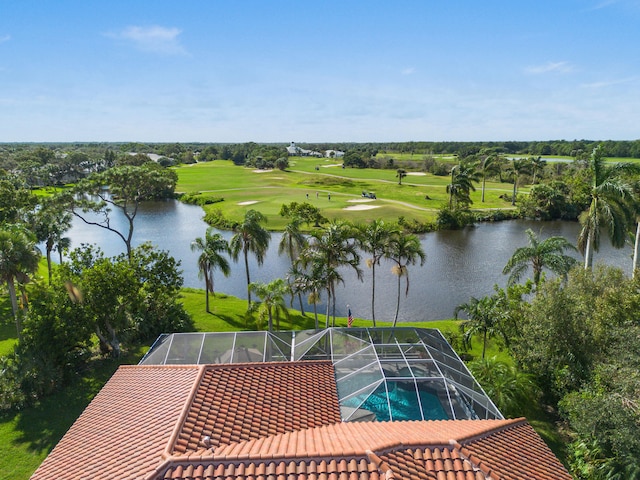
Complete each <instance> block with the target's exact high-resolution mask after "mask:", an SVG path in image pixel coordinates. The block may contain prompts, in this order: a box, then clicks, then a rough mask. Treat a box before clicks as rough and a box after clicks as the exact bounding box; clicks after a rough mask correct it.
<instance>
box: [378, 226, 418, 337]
mask: <svg viewBox="0 0 640 480" xmlns="http://www.w3.org/2000/svg"><path fill="white" fill-rule="evenodd" d="M387 257H388V258H390V259H391V260H392V261H393V262H394V263H395V265H394V266H393V268H392V269H391V271H392V272H393V273H394V274H395V275H396V276H397V277H398V298H397V302H396V314H395V317H394V318H393V326H394V327H395V326H396V323H398V312H399V311H400V280H401V279H402V277H405V278H406V288H405V293H404V294H405V296H407V295H408V294H409V269H408V268H407V267H408V266H409V265H415V264H416V263H418V261H420V265H424V262H425V260H426V258H427V256H426V255H425V253H424V250H423V249H422V244H421V243H420V239H419V238H418V237H417V236H416V235H413V234H411V235H407V234H405V233H396V234H395V235H393V237H392V240H391V242H390V246H389V252H388V253H387Z"/></svg>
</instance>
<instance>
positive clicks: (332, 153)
mask: <svg viewBox="0 0 640 480" xmlns="http://www.w3.org/2000/svg"><path fill="white" fill-rule="evenodd" d="M324 156H325V157H327V158H341V157H344V152H341V151H340V150H325V152H324Z"/></svg>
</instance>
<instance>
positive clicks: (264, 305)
mask: <svg viewBox="0 0 640 480" xmlns="http://www.w3.org/2000/svg"><path fill="white" fill-rule="evenodd" d="M249 288H250V289H251V291H253V292H255V294H256V295H257V296H258V298H260V300H261V302H260V304H259V305H258V307H257V310H258V314H259V316H260V318H265V317H266V318H267V320H268V328H269V331H270V332H272V331H273V319H274V317H275V319H276V330H280V316H281V315H282V316H284V317H285V318H287V319H288V318H289V310H287V305H286V302H285V296H286V295H287V294H289V293H290V289H289V286H288V285H287V283H286V282H285V281H284V280H283V279H282V278H276V279H275V280H273V281H271V282H269V283H259V282H256V283H251V284H250V285H249ZM253 308H256V307H255V306H254V307H253Z"/></svg>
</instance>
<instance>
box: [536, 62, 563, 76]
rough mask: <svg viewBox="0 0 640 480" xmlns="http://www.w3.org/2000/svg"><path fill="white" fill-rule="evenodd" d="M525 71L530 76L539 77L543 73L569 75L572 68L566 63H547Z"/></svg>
mask: <svg viewBox="0 0 640 480" xmlns="http://www.w3.org/2000/svg"><path fill="white" fill-rule="evenodd" d="M525 71H526V72H527V73H529V74H532V75H541V74H544V73H554V72H555V73H569V72H571V71H573V67H572V66H571V65H570V64H569V63H568V62H547V63H545V64H543V65H531V66H529V67H527V68H526V69H525Z"/></svg>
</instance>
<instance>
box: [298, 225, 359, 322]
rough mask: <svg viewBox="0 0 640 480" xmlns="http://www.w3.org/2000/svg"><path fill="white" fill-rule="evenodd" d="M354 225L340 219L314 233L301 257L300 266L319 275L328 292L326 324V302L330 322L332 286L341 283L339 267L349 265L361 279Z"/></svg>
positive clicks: (332, 301) (333, 290)
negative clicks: (301, 264)
mask: <svg viewBox="0 0 640 480" xmlns="http://www.w3.org/2000/svg"><path fill="white" fill-rule="evenodd" d="M354 236H355V232H354V228H353V227H352V226H351V225H350V224H348V223H346V222H344V221H340V220H334V221H332V222H331V223H330V224H329V225H328V226H327V227H325V228H324V229H323V230H320V231H317V232H314V233H313V234H312V236H311V240H310V242H309V245H308V246H307V248H305V250H304V251H303V252H302V254H301V256H300V258H301V261H302V263H303V266H305V267H308V268H310V270H311V271H312V272H313V276H314V277H316V278H322V280H323V282H324V285H325V287H324V288H325V290H326V292H327V326H328V324H329V305H330V304H331V305H332V307H333V322H334V324H335V318H336V300H335V287H336V285H337V284H338V283H344V279H343V277H342V275H341V274H340V271H339V269H340V268H341V267H351V268H353V269H354V270H355V272H356V275H357V276H358V279H361V278H362V270H361V269H360V267H359V263H360V255H359V254H358V250H357V248H356V242H355V241H354Z"/></svg>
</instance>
